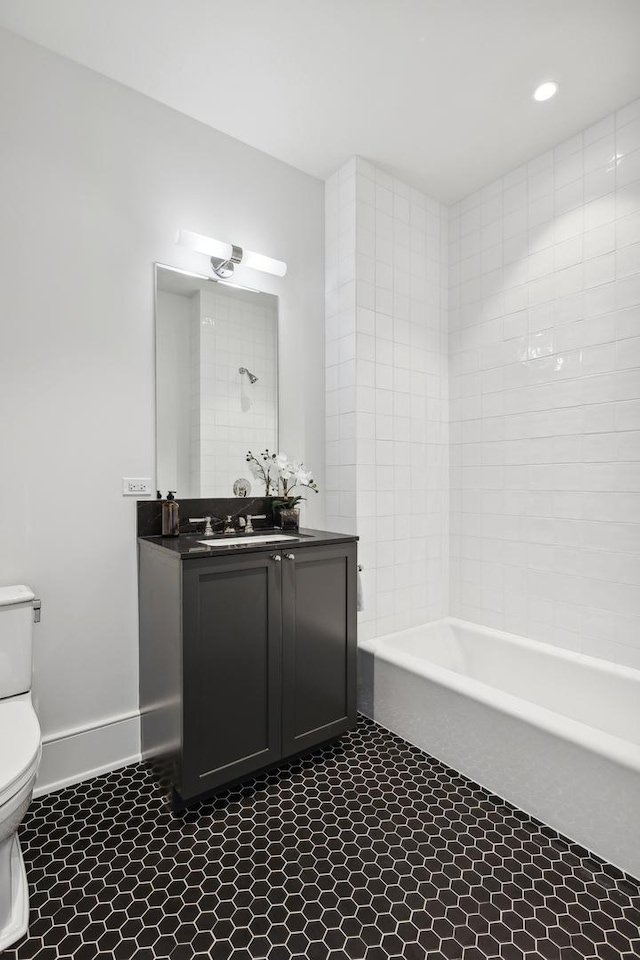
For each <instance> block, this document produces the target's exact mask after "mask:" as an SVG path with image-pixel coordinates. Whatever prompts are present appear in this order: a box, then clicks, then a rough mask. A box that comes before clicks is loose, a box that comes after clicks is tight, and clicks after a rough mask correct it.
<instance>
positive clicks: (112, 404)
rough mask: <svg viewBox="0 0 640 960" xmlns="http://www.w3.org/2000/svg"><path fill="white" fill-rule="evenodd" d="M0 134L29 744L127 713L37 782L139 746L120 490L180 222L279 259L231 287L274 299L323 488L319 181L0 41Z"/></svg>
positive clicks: (292, 391) (149, 471)
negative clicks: (26, 619)
mask: <svg viewBox="0 0 640 960" xmlns="http://www.w3.org/2000/svg"><path fill="white" fill-rule="evenodd" d="M0 129H1V130H2V149H1V150H0V209H1V210H2V230H1V231H0V269H1V270H2V282H1V283H0V322H1V323H2V348H1V350H0V411H1V416H2V423H1V425H0V429H1V436H2V464H1V468H0V491H1V496H2V500H1V502H2V504H3V506H2V509H1V510H0V543H1V544H2V552H1V555H0V582H1V583H7V584H9V583H16V582H18V583H19V582H25V583H28V584H31V585H32V586H33V587H34V589H35V590H36V592H37V594H38V595H39V596H41V597H42V600H43V609H42V623H41V624H40V626H39V627H37V628H36V638H35V679H34V684H35V696H36V703H37V709H38V713H39V715H40V718H41V722H42V727H43V730H44V734H45V737H47V738H54V739H55V738H59V737H60V735H61V734H63V733H64V732H65V731H69V730H73V729H76V728H80V729H84V728H87V727H91V726H93V725H98V726H100V725H102V724H103V723H104V721H106V720H108V719H110V718H116V719H117V718H127V717H132V718H133V719H130V720H127V719H124V720H122V722H120V723H115V724H114V725H113V726H112V727H111V728H110V729H111V730H113V731H114V736H113V738H111V740H109V736H108V735H107V740H109V743H112V744H113V743H116V741H117V743H118V744H119V745H118V746H117V748H115V747H114V749H113V751H112V753H111V754H110V753H109V750H110V748H109V747H108V746H107V747H105V748H104V749H102V747H101V746H100V745H99V742H100V743H102V740H101V735H100V736H98V735H97V734H96V736H95V737H92V736H91V735H88V736H85V737H78V738H75V741H74V739H73V738H72V739H71V740H59V741H58V743H57V745H56V746H50V747H48V748H47V754H48V755H49V756H50V757H51V762H49V761H48V760H47V755H45V764H44V768H43V770H44V775H45V779H48V780H49V781H50V782H52V781H55V780H60V779H64V778H65V777H67V776H74V775H77V774H78V773H79V772H81V769H85V770H87V769H89V768H90V767H92V766H93V767H99V766H100V765H101V764H102V763H103V762H104V763H106V764H111V765H113V764H114V763H115V762H116V761H118V760H122V759H125V758H126V755H128V754H131V753H134V752H135V750H136V748H137V739H136V736H137V723H136V720H135V712H136V709H137V703H138V677H137V629H138V628H137V594H136V586H137V585H136V543H135V502H134V501H133V500H132V499H123V497H122V496H121V478H122V477H123V476H142V477H144V476H153V473H154V352H153V324H154V319H153V266H152V265H153V262H154V261H156V260H157V261H161V262H164V263H168V264H174V265H176V266H179V267H183V268H187V269H189V268H190V269H195V270H197V271H200V272H205V270H206V258H203V257H201V256H198V255H196V254H191V253H190V252H189V251H187V250H183V249H181V248H178V247H176V246H175V245H174V242H173V241H174V235H175V231H176V230H177V228H179V227H186V228H189V229H192V230H195V231H198V232H200V233H204V234H208V235H210V236H215V237H219V238H221V239H225V240H226V239H228V240H231V241H233V242H235V243H239V244H243V245H244V244H246V246H247V247H248V248H249V249H252V250H259V251H261V252H264V253H265V254H270V255H272V256H275V257H278V258H281V259H283V260H286V261H287V262H288V264H289V272H288V274H287V276H286V277H285V278H283V279H277V278H271V277H268V276H267V275H266V274H259V273H256V272H254V271H249V270H246V269H245V270H244V271H238V277H239V278H243V279H244V282H246V283H247V285H252V286H257V287H261V288H262V289H265V290H267V291H269V292H271V293H275V294H277V295H278V296H279V297H280V331H281V336H280V370H281V383H280V398H281V417H282V419H281V424H282V430H281V445H282V447H283V448H284V449H285V450H286V451H287V452H288V453H289V454H290V455H292V456H296V457H299V458H300V459H303V460H304V461H305V462H306V463H307V464H308V466H309V467H310V468H312V469H313V470H314V475H315V476H316V477H317V478H318V482H319V483H320V486H321V488H322V487H323V486H324V484H323V480H324V477H323V472H324V470H323V463H324V423H323V418H322V417H321V416H318V410H321V409H323V406H324V363H323V358H324V336H323V184H322V183H320V182H319V181H316V180H314V179H313V178H311V177H309V176H307V175H305V174H302V173H300V172H298V171H296V170H294V169H293V168H291V167H288V166H286V165H285V164H283V163H281V162H279V161H276V160H274V159H271V158H269V157H267V156H266V155H264V154H261V153H259V152H258V151H256V150H253V149H251V148H249V147H247V146H245V145H243V144H241V143H239V142H237V141H235V140H232V139H231V138H229V137H226V136H223V135H222V134H219V133H217V132H215V131H214V130H211V129H209V128H207V127H205V126H203V125H201V124H198V123H197V122H195V121H193V120H191V119H189V118H187V117H185V116H182V115H181V114H179V113H176V112H174V111H172V110H170V109H168V108H167V107H164V106H162V105H160V104H158V103H156V102H154V101H152V100H150V99H147V98H145V97H143V96H141V95H139V94H137V93H134V92H132V91H131V90H128V89H126V88H125V87H122V86H119V85H118V84H116V83H113V82H111V81H109V80H107V79H105V78H103V77H100V76H99V75H97V74H94V73H92V72H91V71H89V70H86V69H84V68H82V67H80V66H78V65H76V64H73V63H72V62H70V61H67V60H65V59H62V58H60V57H57V56H56V55H55V54H52V53H49V52H47V51H45V50H43V49H41V48H39V47H37V46H35V45H32V44H30V43H28V42H27V41H23V40H21V39H18V38H17V37H15V36H12V35H11V34H8V33H6V32H0ZM322 499H323V498H322V496H318V497H316V498H314V499H313V501H309V504H308V506H307V507H306V508H305V509H306V511H307V517H306V519H307V522H308V523H309V524H310V525H313V524H316V525H322V523H323V503H322ZM123 731H124V734H123ZM119 737H120V739H118V738H119ZM102 739H104V738H102ZM74 742H75V743H76V744H77V749H74V746H73V744H74ZM94 746H95V750H96V752H95V753H93V754H92V750H93V749H94ZM83 750H84V751H85V753H84V754H83ZM114 753H115V754H117V755H118V756H114V755H113V754H114Z"/></svg>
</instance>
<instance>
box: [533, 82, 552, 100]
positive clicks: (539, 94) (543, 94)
mask: <svg viewBox="0 0 640 960" xmlns="http://www.w3.org/2000/svg"><path fill="white" fill-rule="evenodd" d="M557 92H558V84H557V83H556V82H555V80H545V82H544V83H541V84H540V86H538V87H536V89H535V90H534V92H533V99H534V100H549V99H550V98H551V97H553V96H554V95H555V94H556V93H557Z"/></svg>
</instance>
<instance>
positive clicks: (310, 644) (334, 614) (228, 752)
mask: <svg viewBox="0 0 640 960" xmlns="http://www.w3.org/2000/svg"><path fill="white" fill-rule="evenodd" d="M261 532H262V533H264V532H266V531H257V533H261ZM277 532H278V533H279V531H277ZM200 540H202V536H200V537H198V535H197V534H187V535H181V536H180V537H178V538H175V539H167V538H163V537H160V536H147V537H140V538H139V540H138V544H139V590H140V710H141V716H142V753H143V757H144V758H145V759H152V758H157V759H161V758H164V759H166V760H168V761H169V763H168V767H169V770H170V779H171V782H172V784H173V788H174V803H175V804H176V806H180V805H181V804H183V803H187V802H189V801H191V800H193V799H195V798H197V797H199V796H201V795H203V794H206V793H208V792H210V791H214V790H216V789H217V788H219V787H222V786H226V785H229V784H230V783H233V782H235V781H237V780H241V779H242V778H245V777H247V776H249V775H251V774H252V773H254V772H256V771H258V770H261V769H263V768H265V767H268V766H270V765H272V764H276V763H277V762H278V761H280V760H282V759H284V758H286V757H291V756H293V755H295V754H297V753H300V752H302V751H305V750H308V749H310V748H312V747H315V746H317V745H319V744H321V743H325V742H326V741H328V740H331V739H333V738H335V737H339V736H340V735H341V734H343V733H345V732H346V731H347V730H349V729H350V728H351V727H353V726H354V724H355V722H356V577H357V572H356V571H357V562H356V542H355V541H356V538H355V537H353V536H345V535H342V534H333V533H328V532H322V531H316V530H302V531H300V532H299V539H296V540H286V541H284V540H283V541H280V542H273V543H257V542H256V543H252V542H251V537H250V536H247V540H246V543H245V544H243V545H241V546H230V545H228V544H227V543H225V542H224V539H215V540H211V541H209V542H208V543H207V545H205V544H203V543H201V542H199V541H200Z"/></svg>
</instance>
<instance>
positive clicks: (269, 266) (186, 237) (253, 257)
mask: <svg viewBox="0 0 640 960" xmlns="http://www.w3.org/2000/svg"><path fill="white" fill-rule="evenodd" d="M176 242H177V243H179V244H181V245H182V246H183V247H189V249H190V250H195V251H196V253H204V254H206V256H208V257H214V258H215V259H217V260H222V261H230V260H232V258H233V259H234V260H235V256H236V254H237V252H238V251H239V250H241V249H242V248H238V247H234V245H233V244H231V243H223V242H222V241H221V240H214V239H213V237H205V236H203V234H201V233H194V232H193V230H178V236H177V241H176ZM239 262H240V263H241V264H242V265H243V266H245V267H250V268H251V269H252V270H262V272H263V273H271V274H273V275H274V276H276V277H284V275H285V274H286V272H287V265H286V263H284V261H283V260H274V259H273V257H265V256H264V255H263V254H261V253H253V251H252V250H242V258H241V259H240V261H239Z"/></svg>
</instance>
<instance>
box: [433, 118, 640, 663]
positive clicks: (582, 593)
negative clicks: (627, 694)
mask: <svg viewBox="0 0 640 960" xmlns="http://www.w3.org/2000/svg"><path fill="white" fill-rule="evenodd" d="M450 214H451V217H450V239H451V245H450V277H451V289H450V306H451V313H450V319H451V342H450V343H451V397H452V400H451V438H452V473H451V476H452V500H451V506H452V567H451V572H452V607H451V610H452V613H453V614H455V615H457V616H461V617H464V618H466V619H469V620H473V621H475V622H478V623H482V624H486V625H489V626H495V627H499V628H504V629H506V630H510V631H513V632H515V633H520V634H524V635H525V636H529V637H534V638H537V639H540V640H544V641H548V642H552V643H556V644H558V645H560V646H563V647H569V648H571V649H574V650H579V651H582V652H584V653H587V654H594V655H596V656H602V657H604V658H606V659H610V660H613V661H615V662H618V663H624V664H629V665H632V666H635V667H640V100H638V101H635V102H634V103H632V104H630V105H629V106H627V107H625V108H624V109H622V110H620V111H619V112H618V113H616V114H615V115H612V116H609V117H606V118H605V119H604V120H602V122H601V123H598V124H596V125H595V126H594V127H591V128H590V129H588V130H585V131H584V133H582V134H579V135H578V136H576V137H573V138H572V139H571V140H568V141H567V142H565V143H562V144H560V145H559V146H558V147H556V149H555V150H553V151H550V152H549V153H546V154H544V155H543V156H540V157H537V158H535V159H534V160H532V161H531V162H530V163H528V164H526V165H525V166H523V167H520V168H519V169H517V170H514V171H513V172H512V173H510V174H508V175H507V176H505V177H503V178H502V179H501V180H498V181H496V182H495V183H492V184H490V185H489V186H487V187H486V188H485V189H484V190H481V191H479V192H477V193H474V194H472V195H471V196H469V197H467V198H466V199H464V200H463V201H461V202H460V203H458V204H455V205H454V206H453V207H452V208H451V210H450Z"/></svg>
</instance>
